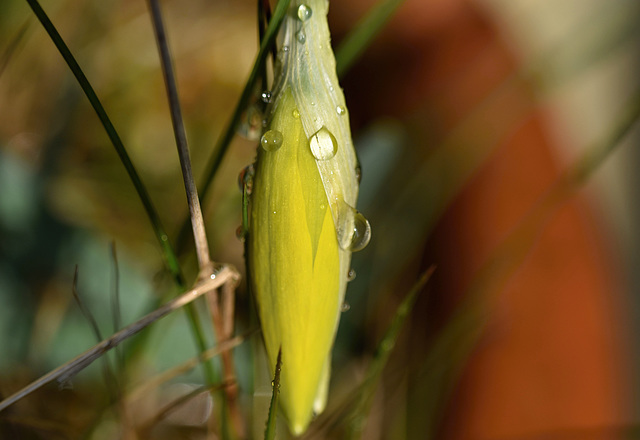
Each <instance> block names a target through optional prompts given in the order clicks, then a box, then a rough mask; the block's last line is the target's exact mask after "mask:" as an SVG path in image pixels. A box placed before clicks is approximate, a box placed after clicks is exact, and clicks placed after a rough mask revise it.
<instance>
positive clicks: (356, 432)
mask: <svg viewBox="0 0 640 440" xmlns="http://www.w3.org/2000/svg"><path fill="white" fill-rule="evenodd" d="M434 270H435V268H434V267H431V268H429V269H428V270H427V271H426V272H424V273H423V274H422V276H421V277H420V279H419V280H418V281H417V282H416V283H415V284H414V285H413V287H412V288H411V290H410V291H409V293H408V294H407V295H406V296H405V298H404V299H403V300H402V302H401V303H400V306H398V309H397V310H396V313H395V316H394V317H393V320H392V321H391V324H390V325H389V328H388V329H387V331H386V333H385V334H384V336H383V337H382V340H381V341H380V344H379V345H378V348H377V350H376V354H375V357H374V359H373V361H372V362H371V365H369V368H368V369H367V373H366V376H365V380H364V382H363V383H362V388H361V389H360V397H359V400H358V402H357V403H356V405H355V407H354V409H353V411H352V413H351V416H350V418H349V419H350V426H349V434H348V436H347V438H350V439H359V438H361V437H362V432H363V430H364V427H365V424H366V420H367V416H368V414H369V411H370V410H371V404H372V402H373V396H374V395H375V392H376V388H377V387H378V383H379V382H380V378H381V377H382V372H383V370H384V367H385V365H386V364H387V361H388V360H389V357H390V356H391V352H392V351H393V348H394V347H395V345H396V342H397V340H398V336H399V335H400V331H401V330H402V328H403V326H404V323H405V322H406V320H407V317H408V316H409V314H410V313H411V310H413V305H414V304H415V302H416V300H417V299H418V293H420V292H421V291H422V289H423V288H424V286H425V285H426V284H427V281H429V278H430V277H431V275H432V274H433V272H434Z"/></svg>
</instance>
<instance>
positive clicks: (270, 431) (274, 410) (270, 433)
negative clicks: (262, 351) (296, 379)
mask: <svg viewBox="0 0 640 440" xmlns="http://www.w3.org/2000/svg"><path fill="white" fill-rule="evenodd" d="M281 369H282V349H280V351H278V359H277V360H276V371H275V374H274V376H273V382H271V403H270V404H269V415H268V416H267V423H266V427H265V430H264V440H273V439H275V438H276V419H277V415H278V395H279V394H280V370H281Z"/></svg>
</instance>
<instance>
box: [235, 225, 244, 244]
mask: <svg viewBox="0 0 640 440" xmlns="http://www.w3.org/2000/svg"><path fill="white" fill-rule="evenodd" d="M236 238H237V239H238V240H240V241H244V228H243V227H242V225H240V226H238V227H237V228H236Z"/></svg>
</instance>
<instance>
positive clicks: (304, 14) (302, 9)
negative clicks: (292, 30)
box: [298, 5, 312, 21]
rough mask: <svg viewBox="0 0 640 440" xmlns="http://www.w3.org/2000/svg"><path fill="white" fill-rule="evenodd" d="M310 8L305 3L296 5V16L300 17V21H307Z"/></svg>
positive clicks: (309, 15)
mask: <svg viewBox="0 0 640 440" xmlns="http://www.w3.org/2000/svg"><path fill="white" fill-rule="evenodd" d="M311 14H312V11H311V8H310V7H309V6H307V5H300V6H298V18H299V19H300V21H307V20H308V19H310V18H311Z"/></svg>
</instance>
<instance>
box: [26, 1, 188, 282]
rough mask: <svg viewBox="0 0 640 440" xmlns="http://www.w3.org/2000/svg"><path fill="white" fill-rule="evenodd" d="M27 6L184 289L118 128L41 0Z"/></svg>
mask: <svg viewBox="0 0 640 440" xmlns="http://www.w3.org/2000/svg"><path fill="white" fill-rule="evenodd" d="M27 3H28V4H29V6H30V7H31V9H32V10H33V13H34V14H35V16H36V17H37V18H38V20H39V21H40V23H41V24H42V26H43V27H44V29H45V30H46V31H47V34H49V37H50V38H51V41H53V44H55V46H56V48H57V49H58V51H59V52H60V55H62V58H64V60H65V62H66V63H67V65H68V66H69V69H71V72H72V73H73V75H74V76H75V77H76V80H77V81H78V84H79V85H80V87H81V88H82V91H83V92H84V94H85V96H86V97H87V99H88V100H89V102H90V103H91V106H92V107H93V109H94V110H95V112H96V113H97V115H98V118H99V119H100V122H101V123H102V126H103V127H104V129H105V131H106V132H107V135H108V136H109V139H110V140H111V143H112V144H113V147H114V148H115V149H116V153H117V154H118V156H119V157H120V160H121V161H122V164H123V165H124V167H125V169H126V170H127V174H129V177H130V178H131V181H132V183H133V186H134V187H135V189H136V192H137V193H138V196H139V197H140V201H141V202H142V205H143V206H144V209H145V211H146V213H147V216H148V217H149V220H150V222H151V225H152V227H153V231H154V233H155V235H156V238H157V239H158V242H159V243H160V247H161V249H162V254H163V256H164V258H165V262H166V264H167V267H168V268H169V271H170V272H171V274H172V275H173V277H174V278H175V279H176V281H177V282H178V284H179V285H181V286H184V279H183V276H182V272H181V270H180V265H179V264H178V259H177V257H176V254H175V252H174V251H173V248H172V247H171V244H170V243H169V239H168V237H167V234H166V232H165V230H164V227H163V226H162V223H161V222H160V217H159V216H158V213H157V211H156V209H155V207H154V206H153V202H152V201H151V198H150V197H149V193H148V192H147V189H146V187H145V186H144V184H143V183H142V180H141V179H140V176H139V175H138V172H137V171H136V169H135V167H134V165H133V163H132V162H131V159H130V158H129V154H128V153H127V150H126V149H125V148H124V145H123V143H122V140H121V139H120V136H119V135H118V133H117V132H116V129H115V127H114V126H113V124H112V123H111V119H110V118H109V116H108V115H107V112H106V111H105V109H104V107H103V106H102V103H101V102H100V100H99V99H98V96H97V95H96V92H95V91H94V90H93V87H92V86H91V84H90V83H89V80H88V79H87V77H86V76H85V74H84V72H83V71H82V69H81V68H80V65H79V64H78V62H77V61H76V59H75V57H74V56H73V55H72V54H71V51H70V50H69V48H68V47H67V45H66V43H65V42H64V40H63V39H62V37H61V36H60V34H59V33H58V30H57V29H56V28H55V26H54V25H53V23H52V22H51V20H50V19H49V17H48V16H47V14H46V12H44V10H43V9H42V7H41V6H40V3H39V2H38V0H27Z"/></svg>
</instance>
